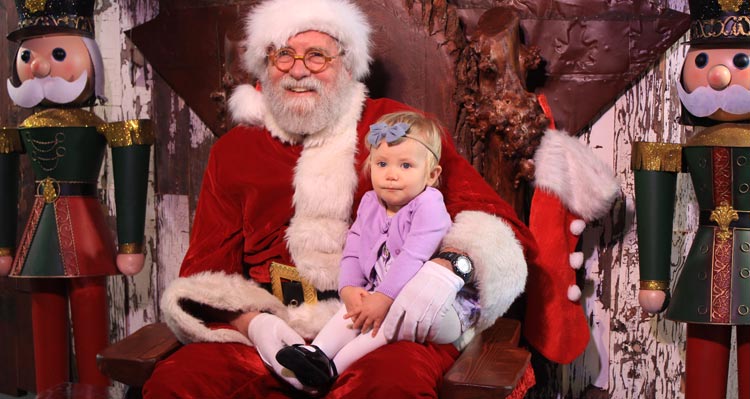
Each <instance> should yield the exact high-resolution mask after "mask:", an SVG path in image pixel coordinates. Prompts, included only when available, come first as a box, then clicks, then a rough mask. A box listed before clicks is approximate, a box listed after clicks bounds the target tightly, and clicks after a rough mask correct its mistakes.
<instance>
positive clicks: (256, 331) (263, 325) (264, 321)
mask: <svg viewBox="0 0 750 399" xmlns="http://www.w3.org/2000/svg"><path fill="white" fill-rule="evenodd" d="M247 336H248V338H250V342H251V343H252V344H253V345H254V346H255V349H257V350H258V354H259V355H260V358H261V359H262V360H263V363H265V364H266V365H267V366H268V367H270V368H271V369H272V370H273V372H274V373H276V375H278V376H279V377H281V378H283V379H284V380H285V381H286V382H288V383H289V384H290V385H292V386H293V387H295V388H297V389H300V390H301V389H305V387H304V386H303V385H302V384H301V383H300V382H299V380H297V377H295V376H294V373H292V372H291V370H289V369H287V368H285V367H284V366H282V365H281V364H279V362H277V361H276V353H277V352H278V351H279V350H281V348H283V347H285V346H289V345H293V344H304V343H305V340H304V339H303V338H302V337H301V336H300V335H299V334H297V332H296V331H294V330H293V329H292V328H291V327H289V325H288V324H286V322H284V320H281V319H280V318H279V317H278V316H275V315H272V314H269V313H261V314H259V315H257V316H255V317H253V319H252V320H251V321H250V324H249V325H248V326H247Z"/></svg>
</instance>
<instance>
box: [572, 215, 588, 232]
mask: <svg viewBox="0 0 750 399" xmlns="http://www.w3.org/2000/svg"><path fill="white" fill-rule="evenodd" d="M585 228H586V222H584V221H583V220H582V219H576V220H574V221H572V222H570V232H571V233H572V234H573V235H574V236H580V235H581V233H583V230H584V229H585Z"/></svg>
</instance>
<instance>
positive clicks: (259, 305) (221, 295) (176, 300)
mask: <svg viewBox="0 0 750 399" xmlns="http://www.w3.org/2000/svg"><path fill="white" fill-rule="evenodd" d="M184 301H192V302H195V303H199V304H203V305H207V306H210V307H212V308H215V309H219V310H229V311H243V312H249V311H267V312H271V313H273V314H275V315H277V316H279V317H280V318H281V319H283V320H286V319H287V318H288V315H287V309H286V307H285V306H284V304H282V303H281V301H279V300H278V298H276V297H275V296H273V295H271V294H270V293H269V292H268V291H266V290H264V289H263V288H261V287H260V286H259V285H258V284H257V283H255V282H254V281H251V280H246V279H245V278H243V277H242V276H241V275H239V274H225V273H223V272H204V273H198V274H194V275H192V276H189V277H182V278H178V279H177V280H175V281H173V282H172V283H171V284H170V285H169V287H167V289H166V290H164V294H163V295H162V298H161V303H160V306H161V311H162V315H163V318H164V321H166V323H167V325H168V326H169V328H170V329H171V330H172V332H174V333H175V335H176V336H177V339H178V340H180V342H182V343H184V344H186V343H189V342H240V343H244V344H247V345H250V341H249V340H248V339H247V337H246V336H245V334H242V333H240V332H239V331H236V330H233V329H227V328H224V329H217V330H212V329H210V328H208V327H207V326H206V325H205V323H204V321H203V320H200V319H198V318H197V317H196V316H194V315H192V314H190V313H188V312H186V311H185V308H183V306H182V305H183V302H184Z"/></svg>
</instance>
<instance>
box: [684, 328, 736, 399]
mask: <svg viewBox="0 0 750 399" xmlns="http://www.w3.org/2000/svg"><path fill="white" fill-rule="evenodd" d="M687 335H688V338H687V350H686V352H687V359H686V364H685V369H686V372H685V384H686V386H685V399H724V398H726V396H727V372H728V369H729V349H730V341H731V337H732V326H718V325H705V324H692V323H689V324H688V325H687Z"/></svg>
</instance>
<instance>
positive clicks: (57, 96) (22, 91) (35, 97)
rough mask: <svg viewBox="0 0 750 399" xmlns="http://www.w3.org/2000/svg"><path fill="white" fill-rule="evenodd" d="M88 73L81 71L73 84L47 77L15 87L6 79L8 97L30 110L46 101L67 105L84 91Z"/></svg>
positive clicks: (30, 80)
mask: <svg viewBox="0 0 750 399" xmlns="http://www.w3.org/2000/svg"><path fill="white" fill-rule="evenodd" d="M86 82H88V73H87V72H86V71H83V73H82V74H81V76H80V77H79V78H78V79H76V80H75V81H73V82H68V81H67V80H65V79H63V78H60V77H51V76H47V77H44V78H36V79H29V80H27V81H24V82H22V83H21V85H20V86H18V87H15V86H13V83H11V81H10V79H8V95H10V99H11V100H13V102H14V103H15V104H16V105H18V106H19V107H23V108H31V107H35V106H36V105H38V104H39V103H40V102H42V100H44V99H47V100H49V101H51V102H53V103H55V104H67V103H71V102H73V101H75V99H77V98H78V97H79V96H80V95H81V93H83V91H84V90H85V89H86Z"/></svg>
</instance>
